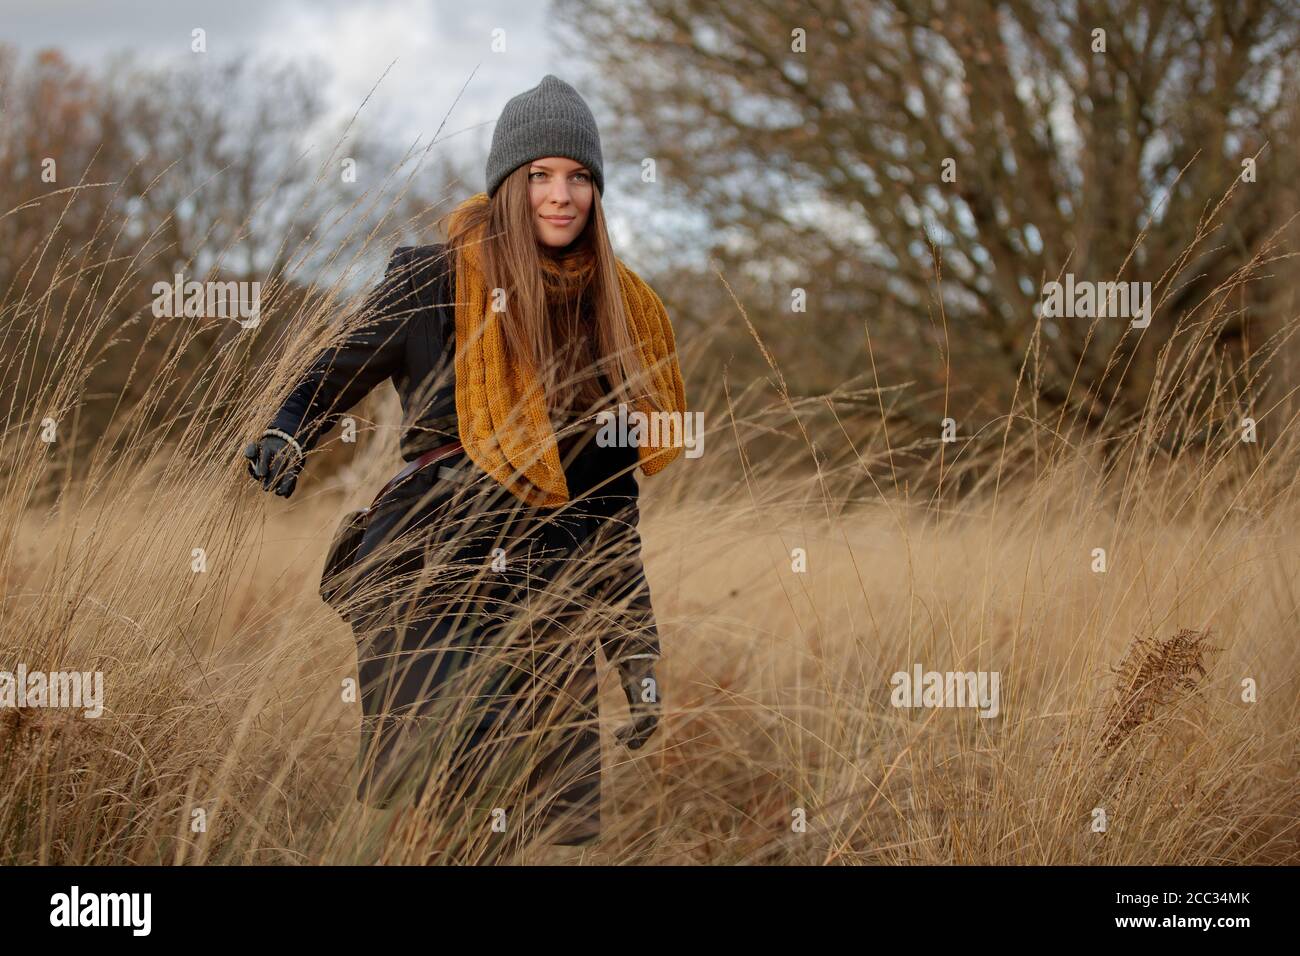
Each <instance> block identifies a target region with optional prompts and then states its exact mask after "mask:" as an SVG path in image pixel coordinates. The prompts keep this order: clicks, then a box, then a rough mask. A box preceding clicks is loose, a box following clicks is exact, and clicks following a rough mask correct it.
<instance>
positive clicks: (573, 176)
mask: <svg viewBox="0 0 1300 956" xmlns="http://www.w3.org/2000/svg"><path fill="white" fill-rule="evenodd" d="M595 190H596V184H595V181H594V180H593V179H592V178H591V173H589V172H588V171H587V167H586V166H583V165H582V164H581V163H577V162H574V161H573V160H572V159H565V158H564V157H563V156H548V157H546V158H545V159H537V160H534V161H533V162H531V163H530V164H529V165H528V198H529V199H530V200H531V201H532V204H533V228H534V230H535V232H536V235H537V241H538V242H540V243H542V244H543V245H545V246H550V247H552V248H555V249H559V248H563V247H564V246H567V245H568V244H569V243H571V242H573V240H574V239H576V238H578V236H579V235H580V234H581V233H582V229H583V227H584V226H585V225H587V216H588V215H589V214H590V212H591V200H592V194H593V193H594V192H595Z"/></svg>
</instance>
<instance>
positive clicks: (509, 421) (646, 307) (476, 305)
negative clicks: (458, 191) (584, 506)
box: [453, 193, 686, 508]
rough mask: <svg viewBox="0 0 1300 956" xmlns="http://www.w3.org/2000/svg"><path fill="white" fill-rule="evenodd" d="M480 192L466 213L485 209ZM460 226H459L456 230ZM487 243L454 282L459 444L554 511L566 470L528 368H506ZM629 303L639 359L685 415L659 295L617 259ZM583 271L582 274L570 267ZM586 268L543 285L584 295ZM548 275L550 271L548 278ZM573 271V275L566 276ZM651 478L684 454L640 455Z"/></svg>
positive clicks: (639, 405)
mask: <svg viewBox="0 0 1300 956" xmlns="http://www.w3.org/2000/svg"><path fill="white" fill-rule="evenodd" d="M487 201H488V199H487V194H486V193H478V194H477V195H475V196H473V197H471V198H470V199H469V200H467V201H466V203H465V204H464V205H462V206H461V207H460V208H459V209H458V210H457V212H458V213H460V212H462V211H463V210H465V209H466V208H467V207H468V206H469V204H470V203H475V202H487ZM454 228H455V226H454V225H453V229H454ZM480 241H481V237H470V238H469V241H468V242H467V243H466V244H465V247H464V250H465V253H466V259H465V268H462V269H461V270H459V271H458V272H457V275H456V359H455V365H456V417H457V420H458V427H459V431H460V441H461V444H462V445H463V446H464V448H465V452H466V454H467V455H468V456H469V458H470V460H471V461H473V462H474V463H475V464H476V465H478V466H479V467H480V468H482V469H483V470H484V471H485V472H487V473H488V474H489V475H491V476H492V477H493V478H494V479H495V480H496V481H498V482H499V483H500V484H501V485H503V486H504V487H505V488H507V489H509V491H510V492H511V493H512V494H514V495H515V497H517V498H518V499H519V500H521V501H523V502H524V503H525V504H529V505H534V506H543V507H551V508H556V507H559V506H560V505H563V504H564V503H566V502H567V501H568V500H569V488H568V484H567V482H566V481H565V477H564V468H563V466H562V465H561V463H560V453H559V446H558V444H557V442H556V438H555V431H554V429H553V428H552V426H551V419H550V413H549V409H548V408H547V404H546V397H545V394H544V389H543V388H542V386H541V384H540V383H539V381H538V375H537V373H536V370H535V369H533V368H532V365H531V362H529V361H527V360H521V361H519V362H514V363H511V362H509V361H508V360H507V354H506V339H505V330H504V328H503V326H502V323H503V322H504V321H508V320H509V315H510V313H509V310H508V309H507V311H505V312H499V313H498V312H493V311H492V308H491V307H492V299H491V296H489V295H488V289H487V282H486V280H485V278H484V277H483V274H482V272H481V270H480V267H479V260H478V255H477V250H478V247H479V244H480ZM615 262H616V264H617V269H618V277H619V285H620V288H621V291H622V293H623V304H624V307H625V308H626V311H627V315H628V319H629V321H630V323H631V326H632V338H633V340H634V341H635V342H636V344H637V351H638V353H639V358H640V360H641V361H642V363H644V366H645V367H646V368H648V369H649V370H650V374H649V375H648V376H647V377H648V379H649V383H650V388H651V389H652V392H653V396H654V398H655V400H656V403H657V407H658V409H660V410H662V411H665V412H670V413H672V412H676V413H679V414H681V415H685V413H686V394H685V390H684V388H683V385H682V374H681V369H680V367H679V366H678V364H677V348H676V343H675V341H674V338H673V328H672V324H671V323H670V322H669V320H668V312H667V311H666V310H665V309H664V305H663V302H661V301H660V299H659V296H657V295H656V294H655V292H654V290H653V289H651V288H650V286H648V285H647V284H646V283H645V281H644V280H642V279H641V277H640V276H638V275H637V274H636V273H635V272H633V271H632V270H631V269H629V268H627V267H626V266H625V265H623V263H622V262H621V261H620V260H617V259H616V260H615ZM574 265H578V268H577V269H576V270H575V269H572V268H571V267H572V266H574ZM584 268H587V267H586V266H582V265H580V264H578V263H576V262H571V263H570V264H569V267H568V268H566V267H565V266H564V265H563V263H561V265H560V267H559V272H556V273H553V274H551V275H549V276H546V277H544V282H545V283H546V284H547V286H548V298H549V297H550V294H551V290H552V289H554V288H556V285H555V283H556V280H557V277H558V278H559V282H560V285H561V286H563V285H565V284H572V285H573V286H574V287H581V285H582V284H583V283H585V282H586V281H589V280H590V276H587V277H585V278H584V277H583V275H582V271H583V269H584ZM549 271H550V270H548V272H549ZM563 273H567V276H565V275H563ZM635 409H636V410H638V411H641V412H643V413H645V414H646V415H647V416H648V415H649V414H650V413H651V412H652V411H653V410H654V409H655V406H654V405H652V404H651V403H649V402H648V401H647V400H646V399H645V398H639V399H638V400H637V401H636V402H635ZM637 454H638V456H639V459H640V465H641V470H642V471H643V472H644V473H645V474H646V475H653V474H655V473H657V472H659V471H662V470H663V469H664V468H666V467H667V466H668V465H669V464H670V463H672V462H673V461H674V460H676V459H677V458H678V457H679V456H680V454H681V448H680V447H675V446H668V447H653V446H649V445H644V444H643V445H640V446H639V447H638V448H637Z"/></svg>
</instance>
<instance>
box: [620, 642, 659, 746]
mask: <svg viewBox="0 0 1300 956" xmlns="http://www.w3.org/2000/svg"><path fill="white" fill-rule="evenodd" d="M654 665H655V661H654V660H653V659H651V658H635V659H633V660H630V661H623V662H622V663H620V664H619V667H618V670H619V677H620V678H621V680H622V684H623V694H624V696H625V697H627V707H628V710H629V711H630V712H631V715H632V722H631V723H630V724H628V725H627V726H626V727H623V728H621V729H619V730H618V732H617V733H616V734H615V737H616V738H617V739H618V741H619V743H622V744H624V745H625V746H626V747H627V749H628V750H640V749H641V748H642V747H643V746H645V743H646V741H647V740H649V739H650V737H651V736H652V735H653V734H654V732H655V730H656V728H658V726H659V716H660V714H661V713H662V712H663V705H662V704H661V703H660V701H659V682H658V681H657V680H656V679H655V671H654Z"/></svg>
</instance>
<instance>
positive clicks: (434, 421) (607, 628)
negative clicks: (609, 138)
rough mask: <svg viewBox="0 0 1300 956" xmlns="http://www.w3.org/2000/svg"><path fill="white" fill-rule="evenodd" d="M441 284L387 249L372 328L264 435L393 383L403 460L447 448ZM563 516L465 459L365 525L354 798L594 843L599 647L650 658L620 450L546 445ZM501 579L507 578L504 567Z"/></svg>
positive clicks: (309, 441)
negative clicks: (559, 474) (555, 459)
mask: <svg viewBox="0 0 1300 956" xmlns="http://www.w3.org/2000/svg"><path fill="white" fill-rule="evenodd" d="M454 289H455V283H454V276H453V275H452V272H451V266H450V258H449V257H448V256H447V254H446V248H445V246H444V245H442V244H437V245H432V246H418V247H400V248H398V249H397V250H396V251H395V252H394V253H393V256H392V259H391V260H390V262H389V265H388V269H387V272H386V275H385V277H384V279H383V281H382V282H381V283H379V285H378V286H377V288H376V289H375V290H374V291H373V292H372V293H371V295H370V296H369V298H368V300H367V303H366V307H365V311H366V312H367V314H368V318H367V319H366V321H364V323H363V324H362V326H361V327H360V328H359V329H357V330H356V331H354V332H351V333H349V334H348V335H347V336H346V338H345V339H344V341H343V342H342V343H341V344H340V345H338V346H337V347H333V348H330V349H327V350H325V351H323V352H322V353H321V354H320V355H319V356H318V357H317V358H316V360H315V361H314V362H313V363H312V365H311V367H310V369H309V370H308V371H307V373H306V374H305V375H304V376H303V378H302V379H301V380H300V381H299V382H298V384H297V385H296V387H295V388H294V389H293V391H292V393H291V394H290V395H289V397H288V399H287V400H286V401H285V403H284V405H283V406H282V407H281V409H280V411H279V412H278V414H277V415H276V416H275V419H274V421H273V422H272V423H271V427H274V428H278V429H281V430H283V431H286V432H289V433H290V434H292V435H294V436H295V437H296V438H297V439H298V440H299V443H300V444H302V446H303V447H304V449H306V450H310V449H311V448H312V447H314V446H315V445H316V443H317V442H318V441H319V439H320V437H321V436H322V435H323V434H324V433H325V432H326V431H327V430H328V429H329V428H330V427H331V426H332V425H333V424H334V423H335V422H336V421H337V419H338V418H339V417H341V416H342V414H343V413H344V412H346V411H347V410H348V409H349V408H350V407H351V406H352V405H354V404H355V403H356V402H357V401H359V400H360V399H361V398H362V397H364V396H365V395H366V393H368V392H369V391H370V390H371V389H372V388H373V387H374V386H375V385H377V384H379V383H380V382H382V381H383V380H384V379H386V378H391V379H392V381H393V384H394V385H395V386H396V388H397V393H398V396H399V398H400V399H401V403H402V410H403V432H402V436H401V448H402V457H403V458H405V459H407V460H408V461H409V460H413V459H415V458H417V457H419V455H420V454H421V453H422V452H424V451H426V450H428V449H430V448H433V447H437V446H439V445H442V444H446V443H447V442H448V441H452V440H454V439H456V438H457V434H458V433H457V427H456V406H455V375H454V365H453V363H452V359H453V355H454V349H455V341H454V337H455V306H454ZM561 452H562V460H563V462H564V467H565V475H566V479H567V482H568V487H569V494H570V499H571V501H570V503H569V504H568V505H565V506H564V507H561V508H559V509H549V508H533V507H529V506H525V505H523V504H522V503H520V502H519V501H518V500H517V499H516V498H514V496H513V495H511V494H510V493H509V492H508V491H506V490H505V489H504V488H503V487H502V486H500V485H499V484H498V483H497V482H495V481H494V480H493V479H492V478H491V477H490V476H488V475H487V474H486V473H484V472H483V471H482V470H481V469H479V468H478V466H477V465H475V464H474V463H473V462H472V461H471V460H470V459H469V458H468V456H466V455H465V454H464V453H463V452H462V453H460V454H458V455H457V456H455V457H454V458H452V459H448V460H445V461H442V462H440V463H437V464H434V465H432V466H429V467H426V468H425V469H423V470H422V471H420V472H418V473H417V474H416V476H415V477H413V478H411V479H409V480H408V481H406V482H404V483H402V484H401V485H399V486H398V487H397V488H395V489H394V490H392V491H390V492H389V493H388V494H386V495H385V497H384V499H383V500H382V501H380V502H378V503H377V504H376V506H375V507H374V508H373V509H372V511H371V517H370V521H369V524H368V527H367V530H366V534H365V537H364V539H363V540H362V543H361V547H360V550H359V553H358V556H357V560H358V562H359V563H360V564H361V566H363V567H364V568H365V569H366V570H365V573H364V577H363V583H362V585H361V586H360V588H359V590H358V594H359V605H358V606H359V607H360V608H361V609H362V613H359V614H358V615H357V616H356V617H355V618H354V620H353V622H352V626H353V630H354V633H355V636H356V638H357V647H358V676H359V684H360V689H361V701H362V747H361V756H360V763H361V770H362V772H361V779H360V783H359V785H358V797H359V798H360V799H362V800H366V801H367V802H370V803H372V804H376V805H381V806H386V805H388V804H389V803H390V802H391V801H392V800H394V799H395V798H396V797H397V795H398V794H399V793H405V794H408V795H410V794H412V793H413V794H414V796H416V797H419V796H421V795H423V794H424V793H425V792H426V789H427V788H428V787H430V786H432V787H433V788H434V790H435V792H433V793H432V794H431V796H430V799H431V800H432V801H433V803H434V805H435V806H439V807H443V808H446V809H447V810H449V811H450V810H452V809H457V808H459V809H462V810H469V811H473V812H476V813H478V814H479V816H476V817H474V823H473V825H474V826H483V827H485V828H486V827H487V826H488V824H487V822H485V820H484V817H483V816H482V814H485V813H488V812H490V811H492V810H495V809H497V808H500V809H501V810H504V811H505V819H504V823H505V825H506V829H507V832H513V833H515V835H516V836H518V835H520V834H521V833H522V831H523V830H525V829H526V830H529V831H532V832H537V831H538V828H540V827H542V826H548V827H549V829H548V830H547V831H546V833H545V834H544V835H543V838H544V839H548V840H550V841H552V842H585V841H586V840H587V839H590V838H591V837H592V836H594V835H595V834H596V832H597V831H598V829H599V813H600V737H599V726H598V722H597V704H596V696H597V694H596V670H595V645H596V644H597V643H599V644H600V645H601V648H602V651H603V652H604V654H605V656H606V658H607V659H608V660H611V661H613V662H619V661H622V660H625V659H628V658H631V657H646V656H649V657H655V658H657V657H658V656H659V639H658V631H657V627H656V625H655V621H654V616H653V611H652V609H651V606H650V593H649V589H648V586H647V585H646V581H645V573H644V568H643V566H642V563H641V554H640V538H639V535H638V533H637V530H636V526H637V521H638V517H639V514H638V509H637V494H638V491H637V484H636V479H635V477H634V475H633V470H634V468H635V467H636V465H637V461H638V458H637V452H636V449H635V448H617V447H615V448H602V447H599V446H598V445H597V444H596V442H595V441H594V440H592V433H588V434H586V435H585V436H581V437H580V438H579V439H578V440H576V441H575V442H572V443H571V444H570V443H562V444H561ZM503 564H504V567H502V565H503Z"/></svg>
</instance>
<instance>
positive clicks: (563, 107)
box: [487, 73, 605, 197]
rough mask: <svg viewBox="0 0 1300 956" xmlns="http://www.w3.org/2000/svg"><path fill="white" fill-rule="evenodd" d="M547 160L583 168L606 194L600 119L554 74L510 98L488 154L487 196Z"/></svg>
mask: <svg viewBox="0 0 1300 956" xmlns="http://www.w3.org/2000/svg"><path fill="white" fill-rule="evenodd" d="M543 156H564V157H565V158H567V159H571V160H573V161H574V162H576V163H582V165H584V166H586V167H587V168H588V169H589V170H591V176H592V179H594V180H595V182H596V188H597V189H598V190H600V192H601V194H602V195H603V194H604V192H605V172H604V169H603V168H602V161H601V156H600V133H599V131H597V129H596V118H595V117H594V116H592V115H591V110H590V108H588V106H587V103H586V101H585V100H584V99H583V98H582V96H581V95H580V94H579V93H578V91H577V90H575V89H574V88H573V87H572V86H570V85H569V84H568V83H565V82H564V81H563V80H562V79H560V78H559V77H557V76H554V75H552V74H550V73H547V74H546V76H544V77H542V82H540V83H538V84H537V85H536V86H534V87H533V88H532V89H531V90H524V92H522V93H520V94H519V95H518V96H515V97H512V98H511V99H510V100H509V101H508V102H507V103H506V105H505V108H504V109H502V110H501V117H500V119H498V120H497V125H496V129H494V130H493V131H492V148H491V149H490V150H489V151H488V160H487V194H488V196H489V197H491V196H493V195H494V194H495V193H496V191H497V187H498V186H500V185H501V181H502V180H503V179H505V178H506V177H507V176H509V175H510V174H511V173H512V172H514V171H515V170H516V169H518V168H519V167H520V166H522V165H523V164H524V163H530V162H532V161H533V160H535V159H539V158H541V157H543Z"/></svg>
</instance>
